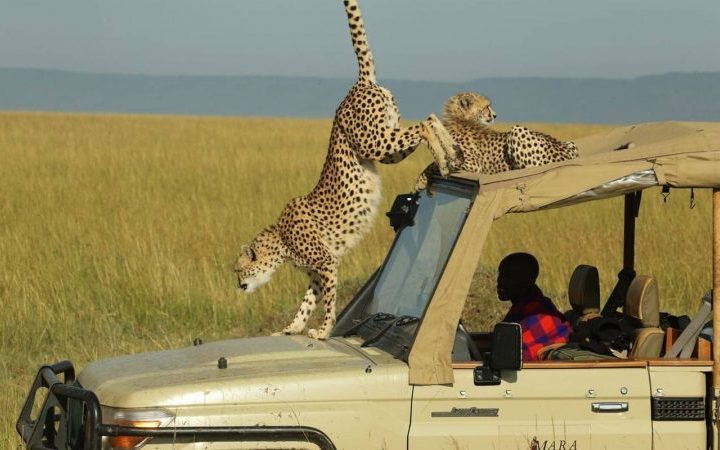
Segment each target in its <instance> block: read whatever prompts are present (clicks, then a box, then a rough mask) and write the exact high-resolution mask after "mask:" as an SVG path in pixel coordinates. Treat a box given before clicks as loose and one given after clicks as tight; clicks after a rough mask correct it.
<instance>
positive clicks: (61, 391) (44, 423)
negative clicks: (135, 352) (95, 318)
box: [16, 361, 335, 450]
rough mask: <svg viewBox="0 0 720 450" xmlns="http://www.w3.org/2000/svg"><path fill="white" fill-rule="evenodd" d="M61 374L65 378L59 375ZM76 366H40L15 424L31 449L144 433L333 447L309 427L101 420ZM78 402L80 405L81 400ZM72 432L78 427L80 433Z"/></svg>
mask: <svg viewBox="0 0 720 450" xmlns="http://www.w3.org/2000/svg"><path fill="white" fill-rule="evenodd" d="M58 375H62V376H63V380H62V381H60V380H59V379H58ZM74 381H75V368H74V367H73V365H72V363H71V362H70V361H61V362H58V363H55V364H52V365H48V366H42V367H41V368H40V369H39V370H38V374H37V376H36V377H35V381H33V384H32V387H31V388H30V393H29V394H28V396H27V398H26V399H25V404H24V405H23V408H22V411H21V412H20V417H19V418H18V420H17V423H16V429H17V432H18V433H19V434H20V437H21V438H22V440H23V442H24V443H25V445H26V447H27V448H28V449H31V450H58V449H71V450H101V445H102V437H103V436H143V437H148V438H153V442H154V443H157V444H160V443H165V442H167V443H173V442H175V443H179V442H310V443H312V444H315V445H317V446H318V448H320V449H322V450H335V445H334V444H333V443H332V441H331V440H330V438H328V436H327V435H326V434H325V433H323V432H322V431H320V430H317V429H315V428H311V427H303V426H292V427H265V426H244V427H192V428H190V427H183V428H155V429H149V428H139V427H126V426H120V425H112V424H103V423H102V410H101V409H100V401H99V400H98V398H97V396H96V395H95V393H93V392H92V391H89V390H87V389H83V388H81V387H79V386H76V385H73V384H72V383H74ZM40 388H46V389H47V390H48V392H47V397H46V398H45V401H44V403H43V405H42V408H41V409H40V411H39V415H38V417H37V420H33V419H32V417H31V415H32V410H33V405H34V404H35V397H36V395H37V391H38V389H40ZM71 402H78V403H79V405H81V406H82V411H83V412H82V417H81V418H79V420H81V421H82V424H81V425H80V426H79V427H75V426H69V425H71V424H72V422H73V420H77V419H73V417H71V415H70V414H69V409H70V405H71ZM78 403H76V405H77V404H78ZM74 430H80V432H79V433H78V432H77V431H74Z"/></svg>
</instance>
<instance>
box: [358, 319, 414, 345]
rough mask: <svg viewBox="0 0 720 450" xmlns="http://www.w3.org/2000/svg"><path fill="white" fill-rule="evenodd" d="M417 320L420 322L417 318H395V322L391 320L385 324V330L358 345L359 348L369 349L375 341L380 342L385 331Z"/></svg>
mask: <svg viewBox="0 0 720 450" xmlns="http://www.w3.org/2000/svg"><path fill="white" fill-rule="evenodd" d="M419 320H420V319H419V318H417V317H413V316H400V317H398V318H397V320H393V321H392V322H390V323H389V324H387V326H385V328H383V329H382V330H380V331H379V332H378V334H376V335H375V336H373V337H371V338H370V339H368V340H366V341H365V342H363V343H362V344H361V345H360V347H369V346H371V345H373V344H374V343H376V342H377V341H379V340H380V338H381V337H382V336H383V335H384V334H385V333H386V332H387V330H389V329H390V328H392V327H394V326H398V327H402V326H405V325H409V324H411V323H415V322H418V321H419Z"/></svg>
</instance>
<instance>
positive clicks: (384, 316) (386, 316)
mask: <svg viewBox="0 0 720 450" xmlns="http://www.w3.org/2000/svg"><path fill="white" fill-rule="evenodd" d="M394 318H395V315H394V314H390V313H386V312H379V313H375V314H373V315H372V316H369V317H366V318H365V319H363V320H362V321H361V322H359V323H358V324H357V325H355V326H353V327H352V328H350V329H349V330H347V331H346V332H345V333H344V334H343V337H349V336H352V335H354V334H357V331H358V330H359V329H360V328H362V326H363V325H365V324H366V323H368V322H370V321H371V320H372V321H373V322H384V321H386V320H393V319H394Z"/></svg>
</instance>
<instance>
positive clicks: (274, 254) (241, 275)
mask: <svg viewBox="0 0 720 450" xmlns="http://www.w3.org/2000/svg"><path fill="white" fill-rule="evenodd" d="M283 261H285V246H284V245H283V244H282V241H281V240H280V237H279V236H278V234H277V232H276V231H275V230H274V229H273V228H266V229H265V230H263V231H261V232H260V233H258V235H257V236H255V239H253V240H252V242H250V244H248V245H243V246H242V248H241V250H240V256H239V257H238V259H237V261H236V262H235V269H234V270H235V275H237V283H238V291H244V292H247V293H250V292H253V291H254V290H255V289H257V288H258V287H260V286H262V285H263V284H265V283H267V282H268V280H270V277H271V276H272V274H273V272H275V269H277V267H278V266H279V265H280V264H282V263H283Z"/></svg>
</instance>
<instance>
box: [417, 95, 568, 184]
mask: <svg viewBox="0 0 720 450" xmlns="http://www.w3.org/2000/svg"><path fill="white" fill-rule="evenodd" d="M496 116H497V115H496V114H495V111H494V110H493V109H492V106H491V102H490V100H489V99H488V98H487V97H485V96H483V95H480V94H476V93H474V92H462V93H460V94H457V95H455V96H453V97H451V98H450V100H448V102H447V103H446V104H445V115H444V117H443V124H444V125H445V127H446V128H447V130H448V131H449V132H450V135H451V136H452V137H453V139H454V140H455V142H456V144H457V145H458V147H459V150H460V155H459V158H458V159H459V160H460V161H462V162H461V163H460V166H459V167H458V168H457V170H464V171H467V172H476V173H486V174H493V173H499V172H504V171H506V170H515V169H523V168H525V167H531V166H541V165H543V164H548V163H551V162H556V161H565V160H567V159H573V158H577V156H578V153H577V148H576V147H575V144H574V143H572V142H570V141H564V142H562V141H559V140H557V139H555V138H554V137H552V136H549V135H547V134H544V133H540V132H538V131H533V130H530V129H528V128H526V127H523V126H520V125H515V126H514V127H512V129H511V130H510V131H507V132H501V131H495V130H493V129H491V128H490V127H489V126H488V125H489V124H490V123H492V121H493V120H494V119H495V117H496ZM437 173H438V172H437V166H436V165H435V164H431V165H430V166H428V167H427V168H426V169H425V170H424V171H423V173H422V174H421V175H420V177H419V178H418V180H417V182H416V184H415V189H416V190H418V191H420V190H422V189H424V188H425V186H426V185H427V177H428V175H430V174H437Z"/></svg>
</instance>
